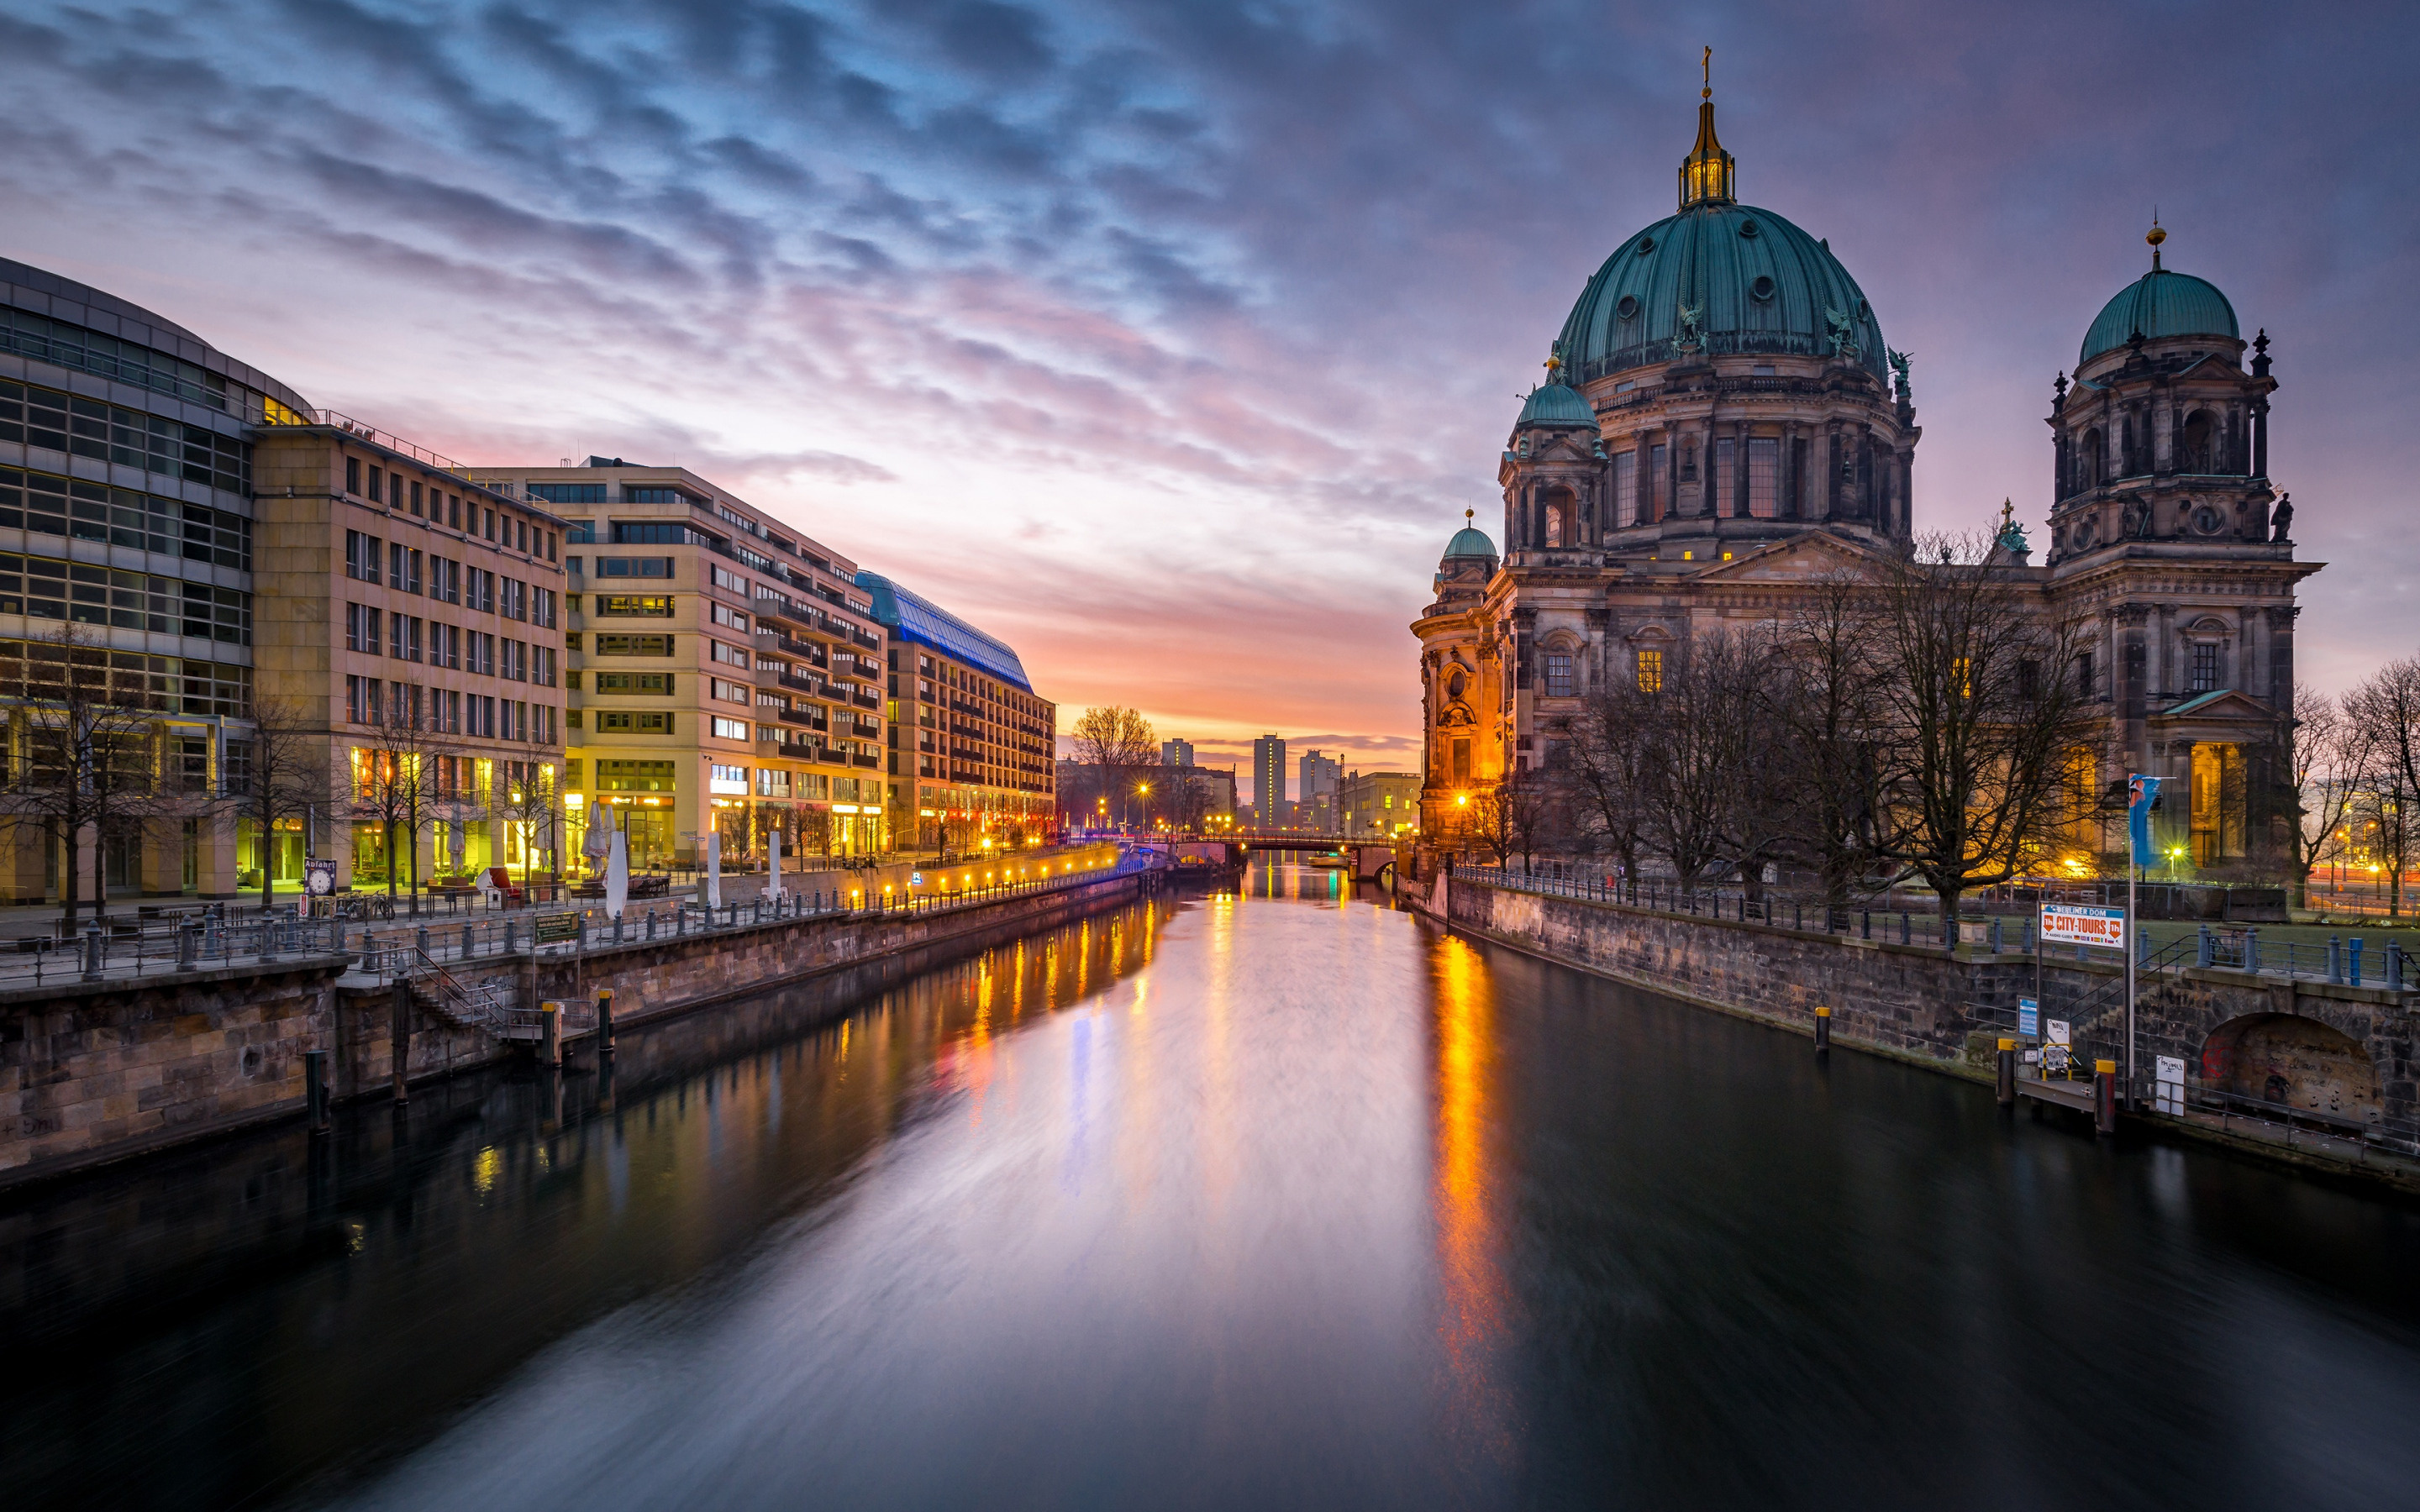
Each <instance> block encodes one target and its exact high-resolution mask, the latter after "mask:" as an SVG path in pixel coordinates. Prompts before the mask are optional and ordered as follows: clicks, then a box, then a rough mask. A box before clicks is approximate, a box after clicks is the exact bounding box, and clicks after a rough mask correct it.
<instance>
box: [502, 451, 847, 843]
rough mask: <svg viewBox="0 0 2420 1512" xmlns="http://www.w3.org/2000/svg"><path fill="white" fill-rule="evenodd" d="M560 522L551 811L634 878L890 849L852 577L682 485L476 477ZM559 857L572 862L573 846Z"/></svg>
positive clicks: (603, 466) (675, 481)
mask: <svg viewBox="0 0 2420 1512" xmlns="http://www.w3.org/2000/svg"><path fill="white" fill-rule="evenodd" d="M477 475H478V476H479V477H480V478H481V479H483V480H485V481H487V482H489V483H490V484H493V485H496V486H501V487H504V488H506V489H507V490H509V491H511V492H513V493H515V494H516V495H519V496H521V497H526V498H529V499H532V500H536V501H543V502H544V505H545V507H547V508H548V509H551V510H552V511H553V512H554V513H556V514H557V515H559V516H560V517H562V518H563V519H564V521H565V525H566V532H567V533H566V549H565V553H564V567H565V570H566V577H565V590H564V591H565V616H564V625H563V645H564V650H565V653H566V669H565V679H566V685H565V691H566V695H567V698H568V703H569V707H568V710H567V712H566V717H565V732H564V733H565V739H566V776H565V788H566V807H567V809H568V810H569V811H570V813H571V814H572V815H573V816H574V818H573V821H572V828H573V830H574V832H575V834H576V833H578V832H580V831H582V830H584V828H585V825H586V824H587V817H586V816H587V814H588V813H589V811H590V807H591V806H592V805H599V804H601V805H604V806H606V807H608V808H610V809H611V810H613V812H614V813H615V815H616V817H617V820H618V822H619V823H620V825H622V827H623V828H624V829H625V831H626V832H627V834H628V844H629V852H630V858H631V863H632V864H633V865H634V866H644V865H647V864H650V863H654V862H660V861H668V860H673V859H681V860H694V859H697V858H698V857H699V856H701V855H702V854H703V852H702V844H701V842H702V841H703V839H704V837H705V836H706V834H708V833H710V832H715V831H720V833H721V837H722V854H723V856H724V857H725V858H726V859H728V860H732V861H737V860H740V859H742V858H747V857H753V856H760V855H762V854H764V852H765V851H766V850H767V849H768V844H769V838H770V837H771V836H772V835H773V834H774V833H776V832H779V833H780V834H781V835H782V836H783V851H784V854H785V855H789V856H862V855H871V854H876V853H878V852H882V851H885V850H888V849H890V848H891V844H892V840H891V834H890V826H889V823H888V816H887V813H886V810H887V807H888V804H889V793H888V783H887V778H886V774H885V772H884V765H885V762H884V751H885V744H886V742H885V721H884V718H883V702H884V701H883V692H882V688H883V678H884V675H885V659H886V658H885V640H884V637H883V633H882V629H881V625H880V624H879V623H878V622H877V621H876V620H875V619H874V618H873V617H872V613H871V610H872V608H873V605H872V602H871V600H870V598H869V596H868V594H867V593H866V591H865V590H863V589H861V588H859V587H858V586H857V584H856V573H857V568H856V564H855V563H852V562H850V561H848V560H847V559H845V558H844V557H841V556H839V555H838V554H836V553H835V552H833V551H831V550H830V548H826V547H824V546H821V545H819V544H817V543H816V542H814V541H813V540H811V539H808V538H807V537H805V536H802V535H800V534H799V533H798V532H795V531H793V530H791V529H790V528H789V527H787V526H785V525H783V524H781V523H780V522H779V521H777V520H775V519H773V518H772V517H770V516H768V515H766V514H764V513H763V512H762V511H760V510H758V509H756V508H754V507H753V506H752V505H750V504H749V503H748V502H747V501H745V500H743V499H740V498H739V497H738V496H737V495H736V494H733V493H731V492H730V491H728V490H727V489H724V488H721V487H719V486H716V485H714V484H712V483H709V482H707V481H706V479H704V478H701V477H699V476H697V475H696V474H695V473H693V472H690V471H688V470H686V469H684V468H676V467H645V466H638V465H633V464H631V463H628V462H625V461H623V460H622V459H621V458H618V457H601V456H592V457H590V458H588V459H587V461H586V463H585V464H584V465H582V466H579V467H555V468H513V469H482V470H480V471H478V474H477ZM573 848H574V849H577V848H578V843H577V841H574V845H573Z"/></svg>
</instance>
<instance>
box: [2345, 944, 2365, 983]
mask: <svg viewBox="0 0 2420 1512" xmlns="http://www.w3.org/2000/svg"><path fill="white" fill-rule="evenodd" d="M2350 945H2351V947H2352V949H2350V950H2347V951H2346V952H2345V957H2346V960H2345V980H2347V981H2348V982H2350V984H2351V985H2353V986H2355V987H2358V986H2360V985H2361V936H2360V935H2358V934H2356V935H2354V936H2353V937H2352V939H2351V941H2350Z"/></svg>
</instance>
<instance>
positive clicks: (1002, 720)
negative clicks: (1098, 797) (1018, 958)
mask: <svg viewBox="0 0 2420 1512" xmlns="http://www.w3.org/2000/svg"><path fill="white" fill-rule="evenodd" d="M857 584H858V587H859V588H860V589H861V591H862V592H863V593H864V594H866V596H867V597H868V598H869V599H871V601H872V603H873V611H874V617H875V618H876V620H878V621H879V622H881V625H882V626H883V628H884V630H885V631H886V632H887V634H888V636H889V638H890V651H889V655H890V694H891V708H890V745H891V749H890V762H889V768H890V776H891V796H890V802H891V808H892V834H893V835H894V836H896V837H897V842H898V843H899V844H901V845H903V846H905V845H911V844H912V845H913V846H914V847H915V848H916V849H918V850H924V851H941V850H948V851H953V852H957V853H960V854H964V853H966V852H970V851H974V850H980V849H982V848H984V847H985V845H986V844H988V845H990V846H992V847H995V848H1010V847H1016V846H1022V845H1035V844H1041V843H1044V842H1046V841H1050V840H1053V839H1055V838H1056V837H1057V834H1058V829H1059V784H1058V774H1057V764H1056V763H1055V762H1054V760H1053V759H1052V751H1053V748H1055V746H1056V744H1057V740H1058V729H1059V706H1058V705H1057V704H1056V703H1053V702H1050V701H1049V700H1048V699H1046V698H1044V697H1042V696H1041V695H1040V694H1038V693H1036V692H1034V691H1033V685H1032V681H1031V680H1029V679H1028V678H1027V677H1026V675H1025V664H1024V663H1023V662H1022V661H1019V660H1018V659H1017V656H1016V651H1014V650H1013V649H1011V648H1010V646H1009V644H1008V643H1007V642H1006V641H1004V640H1001V639H1000V638H999V637H997V636H992V635H986V634H985V633H984V632H983V631H982V630H979V629H977V628H975V627H974V626H973V625H970V624H968V623H967V622H966V621H964V620H962V619H960V618H958V617H957V616H956V615H954V614H952V613H951V612H950V611H949V610H947V609H942V608H941V607H940V606H939V605H938V604H935V603H934V602H932V601H931V600H930V599H927V598H924V597H922V596H920V595H918V594H913V593H910V592H908V591H907V589H905V588H902V587H900V586H899V585H898V584H897V583H894V582H892V580H891V579H888V578H884V577H880V576H878V575H876V574H875V573H871V572H861V573H859V574H858V575H857Z"/></svg>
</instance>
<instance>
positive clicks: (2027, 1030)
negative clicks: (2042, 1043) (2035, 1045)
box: [2017, 997, 2041, 1040]
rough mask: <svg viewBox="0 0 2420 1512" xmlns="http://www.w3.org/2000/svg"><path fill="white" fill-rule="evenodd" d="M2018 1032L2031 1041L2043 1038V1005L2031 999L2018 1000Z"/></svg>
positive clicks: (2021, 998) (2022, 998)
mask: <svg viewBox="0 0 2420 1512" xmlns="http://www.w3.org/2000/svg"><path fill="white" fill-rule="evenodd" d="M2017 1032H2018V1033H2019V1034H2022V1035H2024V1037H2025V1038H2027V1039H2029V1040H2039V1039H2040V1038H2041V1004H2040V1003H2038V1002H2036V1001H2034V1000H2033V999H2032V998H2030V997H2020V998H2018V999H2017Z"/></svg>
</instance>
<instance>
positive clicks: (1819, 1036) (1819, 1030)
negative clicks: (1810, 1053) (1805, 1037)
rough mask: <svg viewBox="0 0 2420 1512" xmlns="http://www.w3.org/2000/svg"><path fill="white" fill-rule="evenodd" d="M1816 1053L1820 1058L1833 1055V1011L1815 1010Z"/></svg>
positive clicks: (1826, 1009) (1825, 1009) (1820, 1008)
mask: <svg viewBox="0 0 2420 1512" xmlns="http://www.w3.org/2000/svg"><path fill="white" fill-rule="evenodd" d="M1815 1053H1816V1054H1817V1055H1819V1056H1827V1055H1830V1054H1831V1053H1832V1011H1831V1010H1830V1009H1828V1008H1822V1007H1819V1008H1817V1009H1816V1010H1815Z"/></svg>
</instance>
